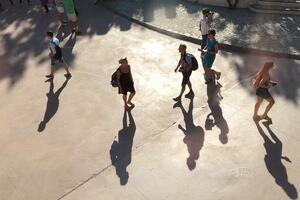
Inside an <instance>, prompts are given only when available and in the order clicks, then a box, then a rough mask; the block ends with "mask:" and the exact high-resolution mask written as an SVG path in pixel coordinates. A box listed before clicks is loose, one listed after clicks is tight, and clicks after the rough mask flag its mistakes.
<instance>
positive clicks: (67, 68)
mask: <svg viewBox="0 0 300 200" xmlns="http://www.w3.org/2000/svg"><path fill="white" fill-rule="evenodd" d="M62 64H63V66H64V69H65V70H66V72H67V73H66V74H65V76H71V73H70V71H69V65H68V64H67V63H66V62H65V61H64V60H63V61H62Z"/></svg>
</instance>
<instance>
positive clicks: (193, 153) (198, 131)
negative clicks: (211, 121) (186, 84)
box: [173, 98, 204, 171]
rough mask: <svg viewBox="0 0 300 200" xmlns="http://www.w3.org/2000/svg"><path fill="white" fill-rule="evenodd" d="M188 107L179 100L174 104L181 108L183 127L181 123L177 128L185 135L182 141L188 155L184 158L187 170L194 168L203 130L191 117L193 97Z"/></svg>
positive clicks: (201, 144)
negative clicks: (185, 107) (186, 108)
mask: <svg viewBox="0 0 300 200" xmlns="http://www.w3.org/2000/svg"><path fill="white" fill-rule="evenodd" d="M190 100H191V101H190V104H189V109H188V111H186V110H185V109H184V107H183V105H182V103H181V101H179V102H177V103H175V104H174V106H173V107H174V108H176V107H179V108H180V109H181V112H182V115H183V118H184V123H185V129H184V128H183V127H182V125H180V124H179V125H178V128H179V129H180V130H181V131H182V132H183V133H184V135H185V137H184V138H183V142H184V143H185V144H186V146H187V150H188V153H189V157H188V158H187V159H186V164H187V166H188V168H189V170H191V171H192V170H194V169H195V168H196V165H197V164H196V160H198V159H199V157H200V150H201V149H202V147H203V143H204V130H203V128H202V127H201V126H197V125H195V123H194V118H193V108H194V105H193V104H194V98H191V99H190Z"/></svg>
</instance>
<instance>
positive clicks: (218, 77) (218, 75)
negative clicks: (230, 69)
mask: <svg viewBox="0 0 300 200" xmlns="http://www.w3.org/2000/svg"><path fill="white" fill-rule="evenodd" d="M220 78H221V72H218V73H217V80H219V79H220Z"/></svg>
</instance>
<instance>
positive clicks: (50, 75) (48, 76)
mask: <svg viewBox="0 0 300 200" xmlns="http://www.w3.org/2000/svg"><path fill="white" fill-rule="evenodd" d="M45 77H46V78H54V75H53V74H49V75H46V76H45Z"/></svg>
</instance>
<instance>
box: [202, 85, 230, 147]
mask: <svg viewBox="0 0 300 200" xmlns="http://www.w3.org/2000/svg"><path fill="white" fill-rule="evenodd" d="M221 87H222V85H221V84H220V83H219V82H215V80H214V81H211V82H210V83H208V84H207V97H208V100H207V103H208V106H209V108H210V110H211V113H209V114H208V115H207V117H206V120H205V129H206V130H211V129H212V128H213V127H214V126H215V125H216V126H217V127H218V128H219V129H220V131H221V133H220V135H219V140H220V142H221V143H222V144H227V143H228V133H229V127H228V124H227V121H226V120H225V118H224V116H223V111H222V108H221V106H220V101H221V100H222V99H223V97H222V95H221ZM211 117H213V119H212V118H211Z"/></svg>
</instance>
